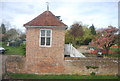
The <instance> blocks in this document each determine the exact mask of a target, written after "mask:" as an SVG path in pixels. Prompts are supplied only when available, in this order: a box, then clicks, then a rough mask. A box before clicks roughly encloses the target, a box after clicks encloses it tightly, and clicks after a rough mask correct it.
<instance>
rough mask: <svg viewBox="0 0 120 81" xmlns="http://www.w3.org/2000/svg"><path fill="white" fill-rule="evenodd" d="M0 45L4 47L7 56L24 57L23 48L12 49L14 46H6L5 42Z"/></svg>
mask: <svg viewBox="0 0 120 81" xmlns="http://www.w3.org/2000/svg"><path fill="white" fill-rule="evenodd" d="M0 45H2V47H3V48H5V49H6V51H5V54H6V55H22V56H24V55H25V54H24V52H25V51H24V50H23V49H22V47H21V46H19V47H12V46H6V43H5V42H0Z"/></svg>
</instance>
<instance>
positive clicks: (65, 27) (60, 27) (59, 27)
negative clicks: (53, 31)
mask: <svg viewBox="0 0 120 81" xmlns="http://www.w3.org/2000/svg"><path fill="white" fill-rule="evenodd" d="M25 28H58V29H67V28H68V26H64V27H62V26H25Z"/></svg>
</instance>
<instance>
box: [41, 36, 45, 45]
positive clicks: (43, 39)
mask: <svg viewBox="0 0 120 81" xmlns="http://www.w3.org/2000/svg"><path fill="white" fill-rule="evenodd" d="M41 45H45V37H41Z"/></svg>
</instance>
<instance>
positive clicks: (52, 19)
mask: <svg viewBox="0 0 120 81" xmlns="http://www.w3.org/2000/svg"><path fill="white" fill-rule="evenodd" d="M24 26H60V27H65V26H67V25H65V24H64V23H63V22H62V21H61V20H59V19H58V18H57V17H56V16H55V15H54V14H52V12H50V11H45V12H43V13H42V14H40V15H38V16H37V17H36V18H34V19H33V20H31V21H29V22H28V23H26V24H24Z"/></svg>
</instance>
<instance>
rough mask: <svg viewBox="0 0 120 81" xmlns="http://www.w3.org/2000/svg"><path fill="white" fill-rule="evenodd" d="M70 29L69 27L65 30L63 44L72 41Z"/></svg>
mask: <svg viewBox="0 0 120 81" xmlns="http://www.w3.org/2000/svg"><path fill="white" fill-rule="evenodd" d="M70 31H71V30H70V29H68V30H66V31H65V44H69V43H72V42H73V40H74V38H73V36H72V35H71V34H70Z"/></svg>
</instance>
